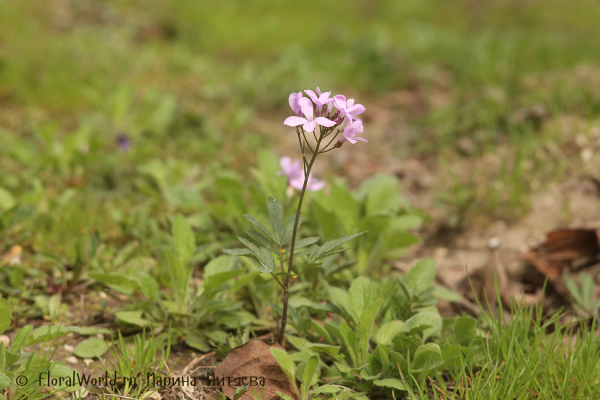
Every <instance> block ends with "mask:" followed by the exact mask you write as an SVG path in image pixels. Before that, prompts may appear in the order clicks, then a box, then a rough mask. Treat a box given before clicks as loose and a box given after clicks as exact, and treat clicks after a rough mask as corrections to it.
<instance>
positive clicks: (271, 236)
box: [244, 214, 279, 243]
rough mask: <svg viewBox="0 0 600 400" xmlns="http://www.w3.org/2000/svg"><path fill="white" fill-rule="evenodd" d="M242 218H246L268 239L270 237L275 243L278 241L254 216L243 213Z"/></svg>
mask: <svg viewBox="0 0 600 400" xmlns="http://www.w3.org/2000/svg"><path fill="white" fill-rule="evenodd" d="M244 218H246V219H247V220H248V221H250V223H251V224H252V225H254V226H256V227H257V228H258V229H260V230H261V231H262V232H263V233H264V234H265V235H266V236H267V237H268V238H269V239H271V240H272V241H273V242H275V243H279V242H278V240H277V238H276V237H275V236H274V235H273V234H272V233H271V232H270V231H269V230H268V229H267V228H266V227H265V226H264V225H263V224H262V223H261V222H260V221H258V220H257V219H256V218H254V217H253V216H252V215H250V214H245V215H244Z"/></svg>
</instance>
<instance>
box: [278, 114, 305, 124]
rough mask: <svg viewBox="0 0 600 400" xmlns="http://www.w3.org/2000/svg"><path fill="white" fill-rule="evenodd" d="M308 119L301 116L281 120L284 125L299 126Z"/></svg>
mask: <svg viewBox="0 0 600 400" xmlns="http://www.w3.org/2000/svg"><path fill="white" fill-rule="evenodd" d="M307 121H308V120H307V119H306V118H302V117H296V116H294V117H287V118H286V119H285V121H283V124H284V125H287V126H299V125H302V124H304V123H306V122H307Z"/></svg>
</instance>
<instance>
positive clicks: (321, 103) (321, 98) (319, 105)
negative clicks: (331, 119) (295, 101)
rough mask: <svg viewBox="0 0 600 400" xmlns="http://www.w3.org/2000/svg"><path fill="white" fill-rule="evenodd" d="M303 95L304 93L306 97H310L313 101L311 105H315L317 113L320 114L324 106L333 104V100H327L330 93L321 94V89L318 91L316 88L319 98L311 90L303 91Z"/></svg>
mask: <svg viewBox="0 0 600 400" xmlns="http://www.w3.org/2000/svg"><path fill="white" fill-rule="evenodd" d="M304 93H306V94H307V95H308V97H310V99H311V100H312V101H313V103H315V105H316V106H317V112H321V109H322V108H323V106H324V105H326V104H329V103H331V102H333V99H330V98H329V95H331V92H325V93H321V89H319V87H318V86H317V93H318V94H319V97H317V95H316V94H315V92H313V91H312V90H305V91H304Z"/></svg>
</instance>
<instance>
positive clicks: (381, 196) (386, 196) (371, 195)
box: [360, 174, 408, 215]
mask: <svg viewBox="0 0 600 400" xmlns="http://www.w3.org/2000/svg"><path fill="white" fill-rule="evenodd" d="M360 192H362V193H367V200H366V211H367V215H373V214H393V213H396V212H397V211H398V210H399V209H400V207H402V206H403V207H405V208H406V207H407V206H408V205H407V202H406V200H404V199H403V198H402V196H401V195H400V191H399V190H398V178H396V177H395V176H393V175H383V174H378V175H375V176H374V177H372V178H370V179H368V180H366V181H365V182H363V184H362V185H361V187H360Z"/></svg>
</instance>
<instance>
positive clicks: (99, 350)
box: [74, 338, 108, 358]
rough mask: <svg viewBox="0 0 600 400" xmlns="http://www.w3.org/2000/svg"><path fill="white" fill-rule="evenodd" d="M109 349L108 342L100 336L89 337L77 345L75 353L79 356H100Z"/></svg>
mask: <svg viewBox="0 0 600 400" xmlns="http://www.w3.org/2000/svg"><path fill="white" fill-rule="evenodd" d="M107 351H108V345H107V344H106V342H105V341H104V340H102V339H99V338H89V339H86V340H84V341H83V342H81V343H79V344H78V345H77V346H76V347H75V351H74V353H75V355H76V356H77V357H79V358H100V357H102V356H103V355H104V353H106V352H107Z"/></svg>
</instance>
